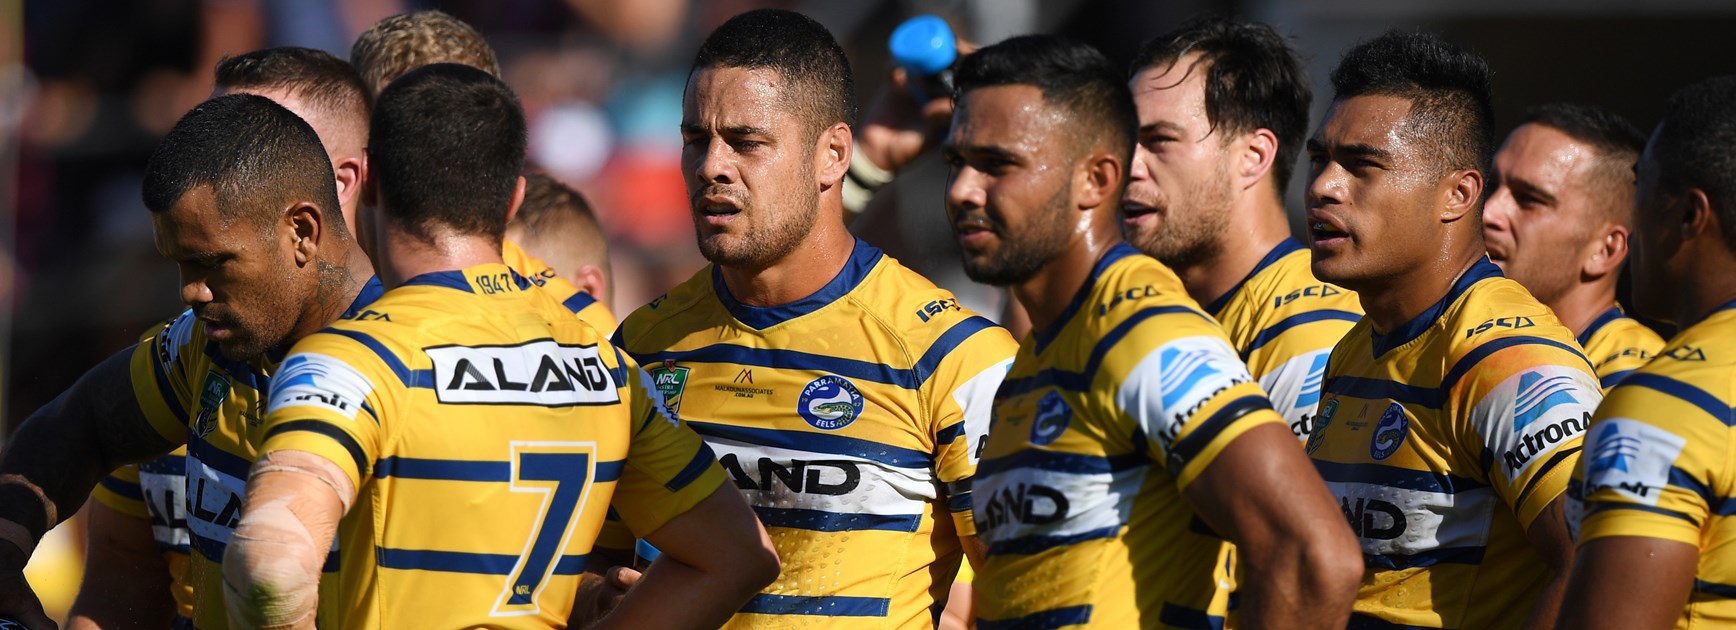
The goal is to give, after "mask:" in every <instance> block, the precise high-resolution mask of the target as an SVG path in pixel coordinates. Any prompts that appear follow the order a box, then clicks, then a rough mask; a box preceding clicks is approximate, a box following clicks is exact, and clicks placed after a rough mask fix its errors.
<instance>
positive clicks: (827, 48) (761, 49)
mask: <svg viewBox="0 0 1736 630" xmlns="http://www.w3.org/2000/svg"><path fill="white" fill-rule="evenodd" d="M708 68H745V69H761V68H764V69H769V70H774V71H776V72H777V73H778V75H779V76H781V77H783V80H784V81H787V82H789V83H790V86H789V87H790V89H789V90H787V91H786V92H785V93H787V94H797V95H801V96H799V97H798V101H797V102H794V103H791V104H792V105H794V106H795V108H796V109H797V110H798V111H800V112H801V113H802V114H803V116H804V117H805V118H807V120H808V123H809V128H810V129H811V130H812V132H813V134H814V135H816V136H817V135H818V134H819V133H820V131H821V130H823V129H825V128H827V127H830V126H832V125H833V124H836V123H840V122H842V123H844V124H846V125H852V126H854V125H855V124H856V83H855V79H853V78H851V76H850V60H849V59H848V58H846V57H845V56H844V49H843V48H842V47H840V46H838V40H836V39H834V38H833V37H832V33H831V31H828V30H826V27H825V26H822V25H821V24H820V23H819V22H816V21H814V18H811V17H808V16H806V15H802V14H800V13H796V12H794V11H785V10H782V9H756V10H753V11H748V12H746V13H743V14H741V15H737V16H735V17H732V18H730V19H729V21H728V22H724V23H723V26H719V27H717V30H715V31H712V32H711V35H709V36H707V37H706V38H705V43H704V44H701V45H700V46H699V53H698V54H697V55H694V57H693V67H692V68H691V69H689V70H688V77H689V78H691V77H692V76H693V74H694V73H696V72H699V71H700V70H704V69H708Z"/></svg>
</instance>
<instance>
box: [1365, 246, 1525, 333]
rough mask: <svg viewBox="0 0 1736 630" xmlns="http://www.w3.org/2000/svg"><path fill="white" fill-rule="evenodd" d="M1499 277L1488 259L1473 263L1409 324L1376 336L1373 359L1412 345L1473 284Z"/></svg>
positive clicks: (1499, 269) (1498, 270)
mask: <svg viewBox="0 0 1736 630" xmlns="http://www.w3.org/2000/svg"><path fill="white" fill-rule="evenodd" d="M1500 277H1503V276H1502V275H1501V268H1500V267H1497V266H1495V263H1492V262H1489V257H1487V256H1484V257H1482V258H1479V259H1477V262H1475V263H1473V264H1472V265H1471V268H1470V269H1466V270H1465V273H1464V275H1461V276H1459V279H1458V280H1455V281H1453V288H1452V289H1451V290H1449V291H1447V294H1446V295H1445V296H1442V297H1441V300H1440V301H1439V302H1435V303H1434V305H1432V306H1430V307H1429V308H1428V309H1427V310H1424V311H1423V312H1422V313H1420V314H1418V315H1417V316H1416V317H1414V318H1412V319H1411V320H1410V321H1408V322H1405V323H1404V324H1403V325H1401V326H1399V327H1398V328H1394V329H1393V330H1392V332H1389V333H1387V334H1384V335H1382V334H1375V335H1374V339H1373V341H1374V343H1372V344H1370V345H1371V347H1372V349H1373V350H1374V356H1375V357H1377V358H1378V357H1379V356H1380V355H1383V354H1386V353H1388V352H1391V351H1392V349H1393V348H1397V347H1399V346H1402V345H1405V344H1407V343H1410V342H1411V341H1412V340H1414V339H1416V338H1417V337H1418V336H1420V335H1422V334H1423V333H1424V332H1425V331H1427V330H1428V329H1429V327H1430V326H1433V325H1434V324H1435V321H1436V320H1439V319H1440V318H1441V314H1442V313H1445V312H1446V310H1447V307H1448V306H1451V305H1452V304H1453V302H1455V301H1457V300H1458V299H1459V296H1461V295H1464V294H1465V291H1467V290H1469V289H1470V288H1471V285H1474V284H1477V283H1478V282H1480V281H1482V280H1486V279H1489V278H1500Z"/></svg>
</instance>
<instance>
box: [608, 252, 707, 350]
mask: <svg viewBox="0 0 1736 630" xmlns="http://www.w3.org/2000/svg"><path fill="white" fill-rule="evenodd" d="M713 268H714V266H713V265H706V266H705V267H702V268H700V270H699V271H697V272H694V274H693V276H691V277H689V278H688V279H686V280H684V281H682V282H681V284H678V285H675V287H674V288H672V289H670V290H669V292H667V293H664V294H663V295H659V296H657V297H656V298H654V299H652V300H651V301H650V302H647V303H645V305H644V306H640V307H639V308H636V309H633V312H631V313H628V314H627V316H626V317H624V318H622V319H621V324H620V326H617V327H616V328H615V339H616V340H617V341H619V342H621V345H622V349H623V350H629V351H631V350H636V349H638V348H640V347H641V346H643V345H644V344H646V343H650V342H651V340H652V337H653V336H654V335H656V334H657V333H658V331H662V330H667V329H669V328H670V327H671V326H679V325H680V323H681V322H683V321H695V322H697V319H702V318H696V317H695V315H696V314H698V313H699V309H700V307H701V306H702V305H705V304H707V303H716V302H717V292H716V290H715V289H714V288H713V284H712V282H713V279H712V273H713V271H712V270H713Z"/></svg>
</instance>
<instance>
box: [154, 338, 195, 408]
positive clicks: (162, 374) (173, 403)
mask: <svg viewBox="0 0 1736 630" xmlns="http://www.w3.org/2000/svg"><path fill="white" fill-rule="evenodd" d="M168 334H169V330H168V328H166V327H165V328H164V329H163V332H162V333H160V334H158V335H157V338H156V339H155V340H152V341H151V343H152V344H159V345H160V344H164V343H168V338H167V337H165V335H168ZM162 355H163V352H162V348H160V347H159V348H152V352H151V375H152V376H155V377H157V394H158V395H160V396H162V398H163V404H165V405H168V407H169V413H171V414H174V416H175V417H176V418H177V419H179V420H180V421H181V423H182V424H186V423H187V421H189V420H192V419H193V417H192V416H190V415H188V414H187V409H186V408H185V407H182V406H181V397H180V396H177V395H175V388H174V386H172V385H170V384H169V373H168V372H166V371H164V369H163V362H162V361H158V360H157V357H159V356H162Z"/></svg>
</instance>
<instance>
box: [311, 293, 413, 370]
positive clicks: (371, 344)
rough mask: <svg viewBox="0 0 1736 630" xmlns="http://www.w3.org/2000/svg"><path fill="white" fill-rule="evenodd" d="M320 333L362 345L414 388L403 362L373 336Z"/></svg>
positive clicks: (332, 330)
mask: <svg viewBox="0 0 1736 630" xmlns="http://www.w3.org/2000/svg"><path fill="white" fill-rule="evenodd" d="M418 277H420V276H418ZM322 332H328V333H331V334H334V335H337V336H339V337H347V338H349V339H351V340H354V341H355V342H356V343H360V344H362V346H363V347H365V348H367V349H368V350H371V351H373V353H374V354H375V355H376V356H378V357H380V362H381V363H384V364H386V369H388V370H391V371H392V373H393V374H396V375H397V376H398V380H400V381H403V383H404V385H405V386H408V387H415V385H414V384H412V383H414V382H415V379H414V377H413V376H412V375H411V373H410V368H409V367H408V366H405V365H404V362H403V361H400V360H398V355H396V354H392V351H391V350H388V349H386V344H383V343H380V340H378V339H375V338H374V337H373V335H369V334H367V333H364V332H357V331H354V330H342V329H336V328H327V329H325V330H324V331H322ZM433 384H434V374H433V372H429V373H428V386H429V387H432V386H433Z"/></svg>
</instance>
